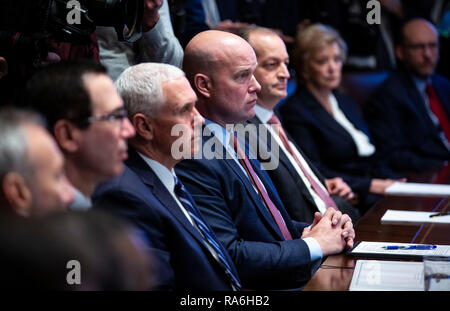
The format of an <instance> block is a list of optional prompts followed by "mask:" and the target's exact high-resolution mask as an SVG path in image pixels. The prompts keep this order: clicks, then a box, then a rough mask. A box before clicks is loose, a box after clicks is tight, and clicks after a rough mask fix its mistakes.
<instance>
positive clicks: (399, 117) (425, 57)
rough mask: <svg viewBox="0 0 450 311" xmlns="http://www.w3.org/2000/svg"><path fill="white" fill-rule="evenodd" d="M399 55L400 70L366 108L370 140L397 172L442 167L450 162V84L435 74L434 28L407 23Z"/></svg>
mask: <svg viewBox="0 0 450 311" xmlns="http://www.w3.org/2000/svg"><path fill="white" fill-rule="evenodd" d="M395 53H396V56H397V58H398V60H399V65H400V67H399V69H398V70H396V71H394V72H392V73H391V74H390V76H389V77H388V79H387V80H386V81H385V82H384V83H383V85H381V86H380V88H379V89H378V90H377V91H376V92H375V96H374V98H373V99H372V101H371V102H370V103H369V104H368V106H367V107H366V111H365V113H366V118H367V121H368V122H369V127H370V130H371V134H372V137H373V138H374V140H375V144H376V147H377V149H378V150H380V151H381V152H382V153H384V154H385V155H386V156H387V157H388V160H389V162H390V164H391V166H392V167H393V168H395V169H397V170H400V171H410V170H414V171H424V170H429V169H434V168H439V167H441V166H442V165H443V164H445V163H446V162H447V161H448V159H450V121H449V120H450V82H449V81H448V80H447V79H446V78H444V77H442V76H440V75H438V74H435V69H436V65H437V63H438V60H439V41H438V33H437V31H436V28H435V27H434V25H433V24H431V23H430V22H428V21H426V20H424V19H418V18H417V19H412V20H410V21H408V22H407V23H405V25H404V26H403V28H402V31H401V40H400V42H399V43H398V44H397V46H396V48H395Z"/></svg>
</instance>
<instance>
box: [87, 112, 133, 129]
mask: <svg viewBox="0 0 450 311" xmlns="http://www.w3.org/2000/svg"><path fill="white" fill-rule="evenodd" d="M127 116H128V111H127V110H126V109H125V108H118V109H116V110H114V111H113V112H111V113H108V114H105V115H103V116H90V117H89V118H87V122H88V123H93V122H97V121H109V122H114V121H120V126H121V127H122V125H123V121H124V120H125V118H126V117H127Z"/></svg>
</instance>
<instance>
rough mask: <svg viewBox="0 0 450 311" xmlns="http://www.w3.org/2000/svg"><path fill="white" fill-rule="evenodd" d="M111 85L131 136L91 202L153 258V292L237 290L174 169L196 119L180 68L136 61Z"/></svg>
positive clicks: (192, 142) (187, 153)
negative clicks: (133, 232) (118, 220)
mask: <svg viewBox="0 0 450 311" xmlns="http://www.w3.org/2000/svg"><path fill="white" fill-rule="evenodd" d="M116 87H117V89H118V91H119V93H120V94H121V96H122V98H123V100H124V105H125V107H126V109H127V110H128V114H129V118H130V120H131V123H132V124H133V126H134V128H135V130H136V136H135V137H134V138H132V139H130V140H129V145H130V149H129V158H128V160H127V161H125V164H126V167H125V171H124V172H123V174H122V175H120V176H119V177H117V178H115V179H114V180H112V181H109V182H107V183H104V184H102V185H100V186H99V188H98V189H97V191H96V192H95V193H94V196H93V202H94V206H95V207H98V208H104V209H105V210H108V211H112V212H114V213H116V214H119V215H120V216H123V217H125V218H127V219H129V220H130V221H132V222H133V223H134V224H136V226H137V227H138V228H139V230H140V231H141V233H142V235H143V236H144V237H145V239H146V241H147V242H148V246H149V251H150V252H151V254H152V255H153V257H154V258H156V261H157V265H158V267H157V271H158V275H157V286H156V289H158V290H162V289H171V290H238V289H240V287H241V285H240V281H239V278H238V276H237V272H236V269H235V267H234V265H233V262H232V260H231V259H230V258H229V255H228V254H227V252H226V250H225V249H224V248H223V247H222V245H221V244H220V242H218V240H217V239H216V237H215V235H214V233H213V231H212V230H211V229H210V227H209V226H208V225H207V224H206V222H205V221H204V220H203V217H202V215H201V214H200V213H199V211H198V209H197V207H196V206H195V203H194V201H193V199H192V197H191V196H190V194H189V193H188V192H187V191H186V189H185V188H184V186H183V185H182V184H181V183H180V182H179V181H178V178H177V176H176V175H175V172H174V170H173V168H174V166H175V164H177V163H178V162H179V161H180V160H181V159H182V158H183V157H191V156H192V155H193V154H195V153H196V152H197V149H198V146H199V141H198V138H199V135H197V134H196V133H197V132H196V131H195V130H194V128H196V125H199V126H201V125H202V124H203V118H202V117H201V116H200V115H199V113H198V111H197V109H196V108H195V102H196V101H197V96H196V94H195V92H194V91H193V90H192V88H191V86H190V84H189V81H188V80H187V79H186V77H185V75H184V72H183V71H181V70H180V69H178V68H177V67H174V66H172V65H166V64H157V63H143V64H140V65H136V66H132V67H130V68H128V69H126V70H125V71H124V72H123V73H122V74H121V75H120V76H119V78H118V79H117V81H116ZM176 128H178V129H179V130H180V131H177V130H176ZM174 132H176V133H174ZM172 133H174V135H172ZM175 145H177V146H179V147H178V148H173V146H175Z"/></svg>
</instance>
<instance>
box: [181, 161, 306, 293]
mask: <svg viewBox="0 0 450 311" xmlns="http://www.w3.org/2000/svg"><path fill="white" fill-rule="evenodd" d="M213 161H214V160H213ZM220 161H225V160H220ZM216 163H217V162H216ZM224 170H225V168H223V167H222V168H220V167H212V166H211V165H210V164H209V163H208V161H207V160H185V161H182V162H181V163H179V164H178V165H177V175H178V176H179V177H180V179H182V181H183V183H184V184H185V186H186V187H187V188H188V190H189V191H190V193H191V194H192V196H193V198H194V200H195V202H196V204H197V206H198V207H199V209H200V210H201V212H202V215H203V216H204V218H205V219H206V220H207V222H208V223H209V225H210V226H211V227H212V229H213V230H214V232H215V233H216V235H217V237H218V239H219V240H220V241H221V242H222V244H223V245H224V247H225V248H226V249H227V250H228V252H229V254H230V256H231V258H232V259H233V261H234V263H235V265H236V267H237V269H238V272H239V275H240V277H241V279H242V280H243V282H244V286H251V287H253V286H258V283H259V284H261V283H262V282H264V281H266V282H267V279H271V280H273V282H274V284H275V283H284V284H287V283H289V282H298V281H300V280H306V279H308V278H309V277H311V270H312V267H313V266H312V263H311V260H310V253H309V249H308V246H307V245H306V243H305V242H304V241H303V240H301V239H296V240H290V241H273V242H272V241H268V242H264V241H260V240H258V239H257V238H256V237H255V240H251V239H250V238H249V236H251V233H248V231H247V233H244V234H241V232H244V231H246V230H250V229H251V228H246V227H245V226H244V227H243V226H242V223H245V224H249V226H250V223H251V221H252V220H251V219H240V218H242V217H246V216H248V215H247V214H243V213H240V211H239V209H244V208H246V209H248V208H255V207H249V206H246V207H244V206H242V205H244V204H249V202H248V200H249V198H248V194H247V193H246V192H245V190H244V189H243V188H244V186H243V185H242V184H241V183H240V181H238V180H236V179H233V180H230V179H228V180H227V178H226V177H224V175H225V174H224V173H223V171H224ZM244 197H246V198H244ZM239 224H241V225H239ZM296 226H297V229H298V230H300V227H302V226H304V224H301V223H298V224H297V225H296ZM244 235H245V238H244ZM271 285H273V284H271Z"/></svg>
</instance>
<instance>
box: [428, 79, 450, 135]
mask: <svg viewBox="0 0 450 311" xmlns="http://www.w3.org/2000/svg"><path fill="white" fill-rule="evenodd" d="M425 91H426V92H427V95H428V102H429V103H430V108H431V111H433V113H434V115H435V116H436V117H437V118H438V120H439V125H440V126H441V129H442V132H444V135H445V137H446V138H447V141H448V142H450V122H449V120H448V116H447V113H446V112H445V110H444V107H443V106H442V104H441V102H440V101H439V97H438V96H437V94H436V91H435V90H434V87H433V86H432V85H431V84H427V87H426V89H425Z"/></svg>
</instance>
